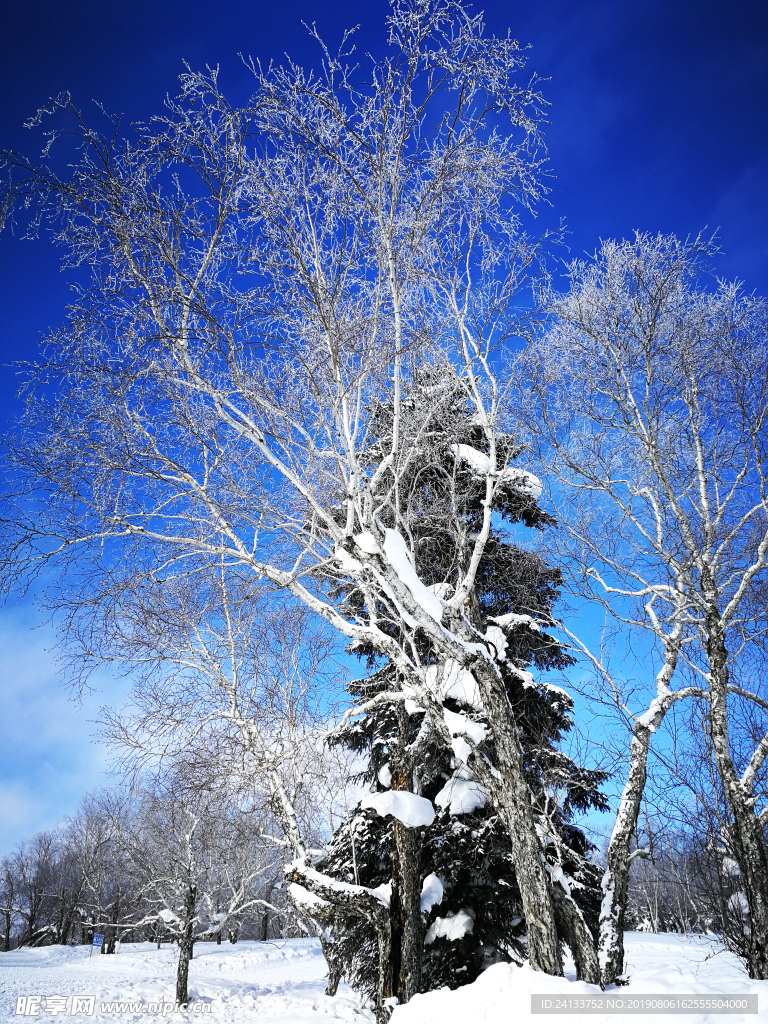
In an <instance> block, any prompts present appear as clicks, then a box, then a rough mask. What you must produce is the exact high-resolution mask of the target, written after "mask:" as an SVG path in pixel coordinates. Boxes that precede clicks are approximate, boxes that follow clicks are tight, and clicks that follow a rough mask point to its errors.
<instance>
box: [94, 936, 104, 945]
mask: <svg viewBox="0 0 768 1024" xmlns="http://www.w3.org/2000/svg"><path fill="white" fill-rule="evenodd" d="M93 944H94V946H103V945H104V936H103V935H94V936H93Z"/></svg>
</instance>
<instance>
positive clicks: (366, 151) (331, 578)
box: [3, 0, 563, 998]
mask: <svg viewBox="0 0 768 1024" xmlns="http://www.w3.org/2000/svg"><path fill="white" fill-rule="evenodd" d="M387 44H388V49H387V51H386V54H385V56H383V57H382V58H380V59H376V60H374V61H373V63H372V65H371V67H370V70H369V71H368V72H366V73H363V72H362V71H361V70H360V69H359V68H358V67H357V66H356V65H355V66H354V67H353V66H352V65H351V64H350V58H349V48H348V40H346V39H345V42H344V44H343V46H342V50H341V51H340V52H339V53H337V54H333V53H332V52H330V51H329V50H327V49H323V50H321V53H322V58H323V66H322V70H321V72H320V73H319V74H310V73H308V72H305V71H304V70H303V69H302V68H299V67H298V66H296V65H293V64H288V65H287V66H285V67H280V66H271V67H270V68H269V69H267V70H266V71H262V70H261V69H259V68H254V75H255V85H256V94H255V97H254V100H253V102H251V103H249V104H246V105H245V106H243V107H241V108H234V107H232V106H231V105H230V104H229V103H228V102H227V100H226V98H225V97H224V96H223V95H222V93H221V91H220V89H219V87H218V84H217V80H216V76H215V74H207V75H199V74H194V73H190V74H187V75H185V76H183V79H182V95H181V96H180V97H179V98H178V99H177V100H175V101H172V102H171V103H170V107H169V109H168V111H167V112H166V114H165V115H163V116H162V117H159V118H157V119H155V120H153V121H152V122H151V123H150V124H149V125H147V126H145V127H144V128H140V129H139V130H138V132H137V134H136V136H135V138H132V139H131V141H130V144H129V143H125V142H123V141H122V140H121V136H120V131H119V129H115V126H114V124H113V123H110V125H109V128H108V130H107V132H106V133H104V134H100V133H99V132H97V131H94V130H93V129H91V128H90V126H88V125H87V124H86V123H85V121H84V119H83V117H82V116H81V115H80V114H79V112H78V111H77V109H76V108H75V107H74V106H73V104H72V103H71V101H70V99H69V97H66V96H65V97H61V98H59V100H58V101H56V102H55V103H54V104H53V107H52V112H53V113H54V114H60V115H61V116H62V117H64V118H67V117H68V118H69V119H70V121H69V125H70V126H71V130H73V131H74V132H75V134H77V135H78V140H79V143H80V148H79V149H78V152H79V154H80V160H79V163H78V164H77V165H76V166H75V167H73V168H71V169H67V170H66V171H62V173H61V174H58V173H57V170H56V167H55V166H54V163H53V162H52V161H54V160H55V154H56V152H57V149H56V145H55V143H54V144H53V146H49V147H48V148H47V150H46V156H45V158H44V162H43V164H42V165H40V166H37V165H33V164H31V163H29V162H28V161H25V160H24V159H23V158H21V157H19V156H18V155H13V154H11V155H8V156H6V161H5V162H6V164H7V165H8V166H10V167H12V168H13V169H14V173H15V174H16V177H15V179H14V181H13V182H12V184H11V185H10V186H9V190H8V192H7V193H6V195H5V200H6V201H5V203H4V209H5V210H6V212H7V215H8V216H9V217H12V216H14V215H15V214H16V213H18V212H19V211H20V210H23V209H32V210H35V211H36V214H35V216H34V217H33V220H34V224H33V230H34V227H35V225H36V224H39V223H41V222H42V221H43V220H46V219H48V218H50V222H51V224H52V226H54V229H55V231H56V232H57V237H58V239H59V241H60V242H61V244H62V245H63V246H64V248H65V251H66V253H67V256H66V260H67V265H68V266H69V267H70V268H72V273H73V274H74V276H75V277H76V278H78V277H79V278H80V284H81V288H80V291H79V293H78V294H76V295H75V301H74V304H73V306H72V307H71V308H70V311H69V315H68V319H67V322H66V324H65V325H64V326H63V327H62V328H61V329H60V330H58V331H56V332H54V334H53V335H52V336H51V337H50V338H49V339H48V350H47V352H46V356H45V358H44V360H42V361H41V363H40V364H39V365H38V366H37V367H33V368H31V369H30V371H29V372H30V385H31V387H30V391H29V395H30V400H29V403H28V408H27V414H26V418H25V421H24V424H23V426H22V428H21V429H20V432H19V433H18V435H17V436H15V437H14V438H12V439H9V440H10V443H9V452H11V454H10V456H9V458H8V460H7V462H6V465H5V471H6V474H7V478H8V484H7V487H6V494H7V496H8V499H9V501H10V502H11V503H12V506H13V508H12V509H11V510H10V511H9V512H8V514H7V515H6V516H5V517H4V522H5V523H7V524H8V526H7V528H6V529H5V537H6V540H5V544H4V548H3V551H4V555H3V559H4V565H5V567H6V578H7V579H8V580H10V581H11V582H12V581H13V580H16V579H18V578H19V576H20V575H24V574H28V573H29V572H32V573H33V574H34V573H35V572H36V571H39V570H42V568H43V567H45V572H46V574H47V575H48V578H49V579H50V578H52V577H51V575H50V574H52V573H53V572H54V567H58V569H59V571H60V572H61V573H62V575H63V578H64V579H65V580H66V584H65V585H64V586H62V587H57V586H55V585H54V586H53V587H52V588H51V589H50V590H49V591H48V600H49V602H50V605H51V606H53V607H56V608H57V609H58V610H59V611H61V610H62V609H63V608H69V609H71V611H72V615H71V616H70V617H68V618H67V617H65V618H64V619H63V620H62V621H64V622H65V623H69V624H70V625H71V626H72V629H73V630H75V631H76V628H77V627H76V624H77V621H78V611H79V608H81V607H83V606H86V605H88V606H90V605H92V603H93V602H94V601H99V600H101V599H104V600H105V601H106V602H108V601H109V600H110V598H111V596H112V595H114V594H115V593H116V592H117V591H119V590H120V589H122V588H125V587H126V586H130V585H131V581H134V580H136V578H137V577H140V578H142V579H144V580H146V581H148V583H150V584H154V583H155V582H159V581H161V580H163V579H166V578H167V577H168V576H169V575H172V574H176V575H181V574H184V573H187V574H189V578H190V580H194V578H195V573H196V571H197V570H198V568H199V567H200V566H201V565H206V564H210V563H211V562H214V563H216V564H219V563H221V562H224V563H227V564H234V563H237V564H238V565H239V566H241V567H242V568H244V569H247V570H250V571H251V572H252V573H253V574H254V575H255V576H257V577H258V578H260V579H264V580H266V581H268V582H269V583H271V584H272V585H273V586H274V587H276V588H282V589H284V590H287V591H289V592H290V593H291V594H293V595H294V597H296V598H297V599H298V600H299V601H301V602H303V603H304V604H305V605H306V606H307V607H308V608H309V609H311V610H312V611H314V612H315V613H316V614H318V615H320V616H322V617H324V618H325V619H326V620H327V621H328V622H329V623H331V624H332V625H333V626H334V627H336V629H337V630H338V631H339V632H340V633H341V634H342V635H344V636H345V637H346V638H347V639H349V640H351V641H360V642H361V643H364V644H369V645H371V647H373V648H375V649H376V651H377V652H378V654H379V655H380V656H382V657H384V658H387V659H388V660H389V662H390V663H391V664H392V666H393V667H394V669H395V670H396V671H397V673H398V676H399V679H400V680H401V681H402V686H401V688H400V689H399V690H398V691H397V692H396V693H395V694H394V696H393V697H392V702H393V703H402V702H403V701H404V700H406V699H407V700H412V699H416V700H418V701H419V703H420V704H421V705H422V706H423V707H425V709H426V712H427V714H428V715H429V718H430V723H431V727H432V728H434V729H438V730H440V731H442V732H443V733H444V735H445V738H446V742H447V743H448V744H450V735H449V733H448V727H447V726H446V724H445V720H444V707H443V704H442V702H441V699H440V685H441V683H440V680H441V679H448V678H450V677H451V675H452V673H453V672H454V671H457V672H460V673H466V674H467V675H466V678H470V677H471V678H472V679H473V680H474V685H476V687H477V693H478V696H477V700H478V702H479V703H482V706H483V708H484V712H485V714H486V715H487V717H488V720H489V722H490V723H492V728H493V732H494V739H495V745H496V755H495V756H496V759H497V762H498V766H499V770H498V773H497V772H495V771H494V772H492V771H491V770H490V768H487V769H486V766H485V762H484V761H483V759H482V758H479V759H476V764H475V767H474V770H475V771H476V772H477V773H478V775H479V776H480V777H481V781H482V785H483V786H484V787H485V788H486V790H487V791H488V793H489V796H490V797H491V800H492V801H493V803H494V805H495V806H496V807H497V810H498V814H499V817H500V819H501V821H502V822H503V825H504V828H505V830H506V831H507V833H508V835H509V838H510V842H511V844H512V848H513V854H514V858H515V867H516V878H517V883H518V886H519V888H520V894H521V900H522V903H523V905H524V908H525V916H526V920H527V922H528V924H527V938H528V950H529V954H530V962H531V964H532V965H533V966H534V967H535V968H536V969H539V970H544V971H549V972H551V973H553V974H561V973H562V962H561V951H560V938H559V935H558V929H557V925H556V921H555V912H554V908H553V898H555V897H553V891H554V892H555V896H556V895H557V893H559V892H562V891H563V890H562V889H560V888H559V887H558V888H557V889H556V890H553V886H552V885H551V882H550V878H549V876H548V874H547V871H546V869H545V867H544V863H543V860H542V842H541V840H540V838H539V835H538V833H537V831H536V821H535V814H534V810H533V807H532V803H531V793H530V789H529V786H528V783H527V777H526V771H525V757H524V753H523V749H522V746H521V743H520V738H519V725H518V722H517V719H516V715H515V711H514V708H513V706H512V704H511V703H510V702H509V699H508V695H507V691H506V687H505V684H504V679H503V673H502V669H501V668H500V666H501V665H502V662H501V661H500V660H499V658H498V657H497V655H498V648H497V647H496V646H495V645H494V643H493V642H492V639H491V638H490V637H488V636H486V634H485V633H483V632H480V631H478V628H477V626H476V624H475V623H474V622H473V619H472V616H471V615H468V614H467V609H468V608H471V606H472V604H473V602H476V600H477V598H476V596H475V590H476V586H477V574H478V570H479V567H480V565H481V563H482V559H483V554H484V550H485V547H486V545H487V543H488V540H489V537H490V535H491V527H492V516H493V514H494V513H493V506H494V496H495V495H496V493H497V491H498V490H499V489H500V488H502V487H504V486H506V484H505V483H504V481H505V479H508V477H506V478H505V476H504V473H505V471H506V470H507V466H506V457H507V455H508V449H506V448H504V447H501V448H500V447H499V446H498V445H497V433H498V429H499V426H500V421H501V419H502V418H503V410H504V405H505V401H506V397H507V393H508V389H509V388H510V387H513V386H514V381H513V380H511V379H510V380H507V381H506V382H502V381H501V380H500V379H499V377H498V375H497V372H496V367H497V363H496V362H495V357H494V352H495V350H496V348H497V347H498V346H499V345H500V344H503V343H505V342H506V341H508V340H509V338H510V336H511V335H514V334H515V333H516V330H517V328H516V325H515V318H514V316H513V307H512V304H513V302H514V301H515V296H516V295H517V294H518V292H519V289H520V287H521V285H522V283H523V282H524V280H525V276H526V275H527V274H528V273H529V272H530V270H531V268H532V267H534V266H535V264H536V259H537V253H538V250H537V246H535V245H532V244H531V243H530V242H529V241H528V240H527V239H526V238H525V237H524V235H523V233H522V231H521V225H520V216H519V215H520V211H521V210H523V209H524V208H525V207H527V206H530V205H531V204H532V203H534V202H535V201H536V199H537V198H538V197H539V196H540V195H541V192H542V188H541V185H540V183H539V180H538V171H539V167H540V163H541V159H540V156H539V154H538V147H539V143H540V136H539V121H540V118H541V113H540V107H541V102H542V101H541V98H540V97H539V95H538V93H537V92H536V89H535V86H533V85H532V84H531V78H530V76H529V75H528V74H526V73H525V72H523V71H522V67H523V63H524V58H523V55H522V53H521V51H520V49H519V47H518V44H517V43H516V42H515V41H514V40H513V39H512V38H511V37H506V38H493V37H488V36H486V35H485V34H484V27H483V24H482V19H481V17H479V16H477V17H472V16H470V15H469V14H468V12H467V11H466V9H465V8H464V7H463V6H462V5H461V4H460V3H458V2H456V0H438V2H428V0H395V2H394V3H393V5H392V8H391V12H390V15H389V18H388V38H387ZM345 47H346V48H347V49H346V50H345ZM521 74H525V78H524V79H523V83H524V84H522V85H520V84H518V80H517V79H518V76H519V75H521ZM41 116H42V115H41ZM431 365H433V366H435V367H437V368H442V370H445V376H446V377H447V379H448V380H449V381H450V382H451V383H450V386H449V387H447V388H442V389H441V392H440V393H439V394H438V395H436V397H435V401H436V402H441V403H442V404H443V407H444V408H449V407H450V406H451V405H452V404H453V403H454V401H455V397H456V394H461V396H462V400H465V401H466V402H467V404H468V405H469V406H471V408H472V415H473V416H474V417H476V422H477V426H478V429H479V430H480V431H481V433H482V436H483V439H484V440H483V447H482V450H483V453H484V459H483V462H482V466H480V467H477V468H478V469H479V474H480V479H481V483H482V487H483V488H484V497H483V503H482V506H481V507H482V515H481V516H480V518H479V521H478V523H477V529H476V531H475V533H474V534H473V536H472V537H471V538H469V537H468V538H467V540H468V542H469V543H468V546H467V549H466V553H467V558H466V561H465V562H464V563H463V564H462V565H461V566H460V567H459V568H458V570H457V573H456V576H455V579H454V590H453V592H452V593H451V594H450V595H448V594H446V595H445V596H444V597H439V596H437V595H436V594H434V593H432V591H430V590H428V589H427V587H426V585H425V584H424V583H423V581H422V580H420V578H419V577H418V575H417V573H416V571H415V569H414V564H415V562H416V561H417V559H418V552H416V551H414V549H413V545H412V531H411V525H410V524H409V523H408V521H407V520H406V519H405V518H404V516H403V514H402V509H403V507H404V502H405V487H406V481H407V480H408V479H409V477H410V464H411V461H412V459H413V456H414V455H415V454H416V453H417V452H418V451H419V450H420V449H421V446H422V445H423V443H424V441H425V437H424V432H423V424H422V423H420V422H419V421H418V420H417V418H416V417H415V415H414V414H413V412H412V409H411V405H409V401H410V399H409V395H410V392H411V389H412V385H413V371H414V367H424V366H431ZM381 411H386V414H387V415H391V429H390V431H389V435H388V439H387V440H386V442H385V443H382V445H381V447H380V448H379V449H378V454H377V455H375V456H374V457H372V452H373V451H374V446H373V442H375V441H376V440H377V439H380V438H381V435H380V433H379V431H378V426H377V423H378V419H379V415H380V412H381ZM381 439H382V441H383V438H381ZM457 443H458V439H457ZM525 479H526V478H525V476H524V475H523V476H522V477H520V478H519V482H521V483H522V484H523V486H524V485H525ZM386 523H389V524H391V525H384V524H386ZM352 581H354V584H355V586H356V587H357V588H358V589H359V590H360V592H361V594H362V595H363V602H362V605H361V606H360V608H359V610H357V611H354V610H352V609H349V610H348V611H347V610H344V609H342V608H340V607H339V603H338V601H337V600H336V598H335V597H334V596H333V594H334V592H335V588H334V584H338V583H341V584H343V585H348V584H350V583H351V582H352ZM382 595H384V596H383V598H382ZM382 608H384V609H385V612H382ZM393 622H394V623H396V624H397V629H395V630H393V629H392V628H391V624H392V623H393ZM73 623H74V625H72V624H73ZM70 632H71V631H70ZM425 643H428V644H429V646H430V649H431V650H432V651H433V652H434V653H433V655H432V656H431V657H432V658H434V662H433V663H430V664H424V663H423V661H422V659H421V657H420V654H419V650H420V649H421V648H422V647H423V646H424V644H425ZM509 671H510V672H515V671H517V670H516V669H514V668H512V667H510V668H509ZM526 678H527V677H526V676H525V674H524V672H523V670H520V680H521V681H524V680H525V679H526ZM406 687H407V688H408V692H407V693H406ZM299 861H300V862H301V863H299V862H297V863H296V865H295V867H294V871H295V873H296V874H297V876H298V875H301V876H302V877H303V878H304V882H303V883H302V884H305V885H306V886H307V887H308V889H307V891H309V889H312V890H313V892H314V894H315V896H316V897H318V898H320V899H325V896H326V895H328V893H329V891H330V890H329V889H328V886H327V885H326V884H325V882H323V883H322V884H321V883H320V882H318V881H317V879H316V878H315V877H314V875H312V874H311V873H310V870H309V868H308V867H307V864H306V859H305V858H304V857H303V856H302V857H300V858H299ZM294 884H298V882H297V881H295V882H294ZM332 892H333V893H334V894H335V896H334V898H335V899H338V900H339V901H341V902H345V901H348V900H352V899H353V898H354V899H356V900H358V901H359V902H360V906H361V908H362V907H363V905H364V910H363V911H362V912H363V913H365V914H372V915H373V916H374V917H376V918H377V920H378V918H379V917H380V916H381V915H380V912H379V910H378V909H377V908H376V905H375V903H373V902H371V899H370V898H369V895H368V894H366V893H364V892H357V893H355V894H354V896H353V895H352V894H350V893H349V892H348V891H345V892H344V893H342V891H341V890H339V889H338V888H336V889H332ZM379 906H382V904H381V902H380V901H379ZM382 927H384V925H383V924H382ZM414 938H415V937H414V936H411V940H413V939H414ZM382 941H383V940H382ZM407 995H408V993H407V992H406V993H405V996H406V998H407Z"/></svg>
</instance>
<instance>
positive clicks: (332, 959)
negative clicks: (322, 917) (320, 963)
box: [319, 928, 341, 996]
mask: <svg viewBox="0 0 768 1024" xmlns="http://www.w3.org/2000/svg"><path fill="white" fill-rule="evenodd" d="M319 938H320V948H321V949H322V951H323V956H324V957H325V962H326V964H327V966H328V984H327V985H326V986H325V994H326V995H327V996H335V995H336V992H337V991H338V988H339V982H340V981H341V964H340V963H339V960H338V957H337V956H336V954H335V951H334V948H333V942H330V941H329V940H328V939H327V938H326V937H325V932H324V930H323V929H322V928H321V929H320V935H319Z"/></svg>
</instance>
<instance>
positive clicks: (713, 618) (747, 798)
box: [703, 581, 768, 979]
mask: <svg viewBox="0 0 768 1024" xmlns="http://www.w3.org/2000/svg"><path fill="white" fill-rule="evenodd" d="M703 589H704V591H705V592H704V598H705V608H706V611H705V624H706V630H707V639H706V650H707V658H708V660H709V680H710V682H709V693H710V700H709V716H710V730H711V735H712V747H713V750H714V755H715V764H716V767H717V771H718V774H719V776H720V781H721V783H722V786H723V794H724V795H725V798H726V801H727V803H728V808H729V810H730V812H731V814H732V816H733V825H732V826H731V828H730V830H729V846H730V852H732V854H733V858H734V860H735V861H736V863H737V864H738V865H739V870H740V872H741V880H742V883H743V885H744V892H745V895H746V897H747V904H748V906H749V923H750V930H749V944H748V956H747V970H748V972H749V976H750V978H755V979H766V978H768V856H767V855H766V848H765V844H764V841H763V828H762V826H761V824H760V822H759V821H758V818H757V815H756V814H755V810H754V804H753V802H752V800H751V797H752V788H751V786H750V787H745V786H743V785H742V782H741V779H740V778H739V775H738V773H737V771H736V769H735V768H734V766H733V761H732V760H731V750H730V740H729V736H728V706H727V695H728V651H727V648H726V644H725V635H724V631H723V627H722V623H721V621H720V613H719V610H718V608H717V603H716V595H715V592H714V587H711V586H710V587H707V585H706V581H705V583H704V587H703Z"/></svg>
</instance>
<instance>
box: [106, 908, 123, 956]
mask: <svg viewBox="0 0 768 1024" xmlns="http://www.w3.org/2000/svg"><path fill="white" fill-rule="evenodd" d="M119 920H120V896H119V895H118V896H116V897H115V902H114V904H113V905H112V926H111V927H110V929H109V944H108V947H107V952H108V953H114V952H115V943H116V942H117V922H118V921H119Z"/></svg>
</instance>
